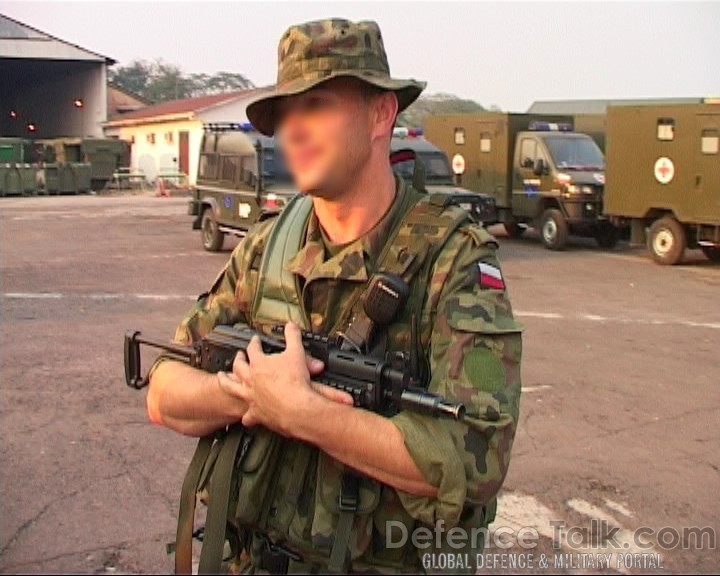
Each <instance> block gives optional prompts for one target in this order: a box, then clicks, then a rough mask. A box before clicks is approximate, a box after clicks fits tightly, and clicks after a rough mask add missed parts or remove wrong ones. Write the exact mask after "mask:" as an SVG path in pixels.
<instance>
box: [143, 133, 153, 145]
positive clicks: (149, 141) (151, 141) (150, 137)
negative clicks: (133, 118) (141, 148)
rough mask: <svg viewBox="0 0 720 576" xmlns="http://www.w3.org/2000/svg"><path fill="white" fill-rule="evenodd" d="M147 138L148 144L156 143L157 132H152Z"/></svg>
mask: <svg viewBox="0 0 720 576" xmlns="http://www.w3.org/2000/svg"><path fill="white" fill-rule="evenodd" d="M145 139H146V140H147V143H148V144H155V132H150V133H149V134H148V135H147V136H146V137H145Z"/></svg>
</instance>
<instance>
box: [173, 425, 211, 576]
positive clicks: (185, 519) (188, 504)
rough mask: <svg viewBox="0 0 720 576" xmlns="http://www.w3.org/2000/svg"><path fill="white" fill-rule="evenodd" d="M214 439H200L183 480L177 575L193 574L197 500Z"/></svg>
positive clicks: (178, 533) (176, 545) (177, 546)
mask: <svg viewBox="0 0 720 576" xmlns="http://www.w3.org/2000/svg"><path fill="white" fill-rule="evenodd" d="M212 444H213V439H212V437H211V436H205V437H203V438H200V441H199V442H198V445H197V448H196V449H195V454H194V455H193V457H192V460H191V462H190V466H188V470H187V472H186V474H185V480H183V485H182V491H181V493H180V510H179V511H178V525H177V534H176V536H175V573H176V574H192V537H193V524H194V523H195V499H196V493H197V486H198V482H199V481H200V475H201V474H202V471H203V467H204V466H205V462H206V460H207V457H208V455H209V454H210V448H211V447H212Z"/></svg>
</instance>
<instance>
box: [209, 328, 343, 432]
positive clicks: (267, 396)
mask: <svg viewBox="0 0 720 576" xmlns="http://www.w3.org/2000/svg"><path fill="white" fill-rule="evenodd" d="M322 370H323V364H322V362H320V361H319V360H314V359H312V358H309V357H307V356H306V355H305V349H304V348H303V345H302V337H301V334H300V330H299V328H298V327H297V326H296V325H295V324H293V323H288V324H287V325H286V326H285V350H284V351H283V352H281V353H279V354H265V353H264V352H263V350H262V346H261V344H260V340H259V338H253V339H252V341H251V342H250V344H249V345H248V348H247V358H245V356H244V355H242V354H238V355H237V356H236V358H235V362H234V364H233V372H232V373H231V374H225V373H219V374H218V382H219V383H220V386H221V388H222V389H223V390H225V392H227V393H228V394H231V395H232V396H235V397H237V398H239V399H240V400H242V401H243V402H245V403H246V404H247V406H248V409H247V411H246V412H245V415H244V416H243V418H242V423H243V424H244V425H245V426H256V425H258V424H261V425H263V426H266V427H268V428H270V429H272V430H275V431H276V432H280V433H281V434H285V435H288V436H290V435H292V434H293V430H292V428H293V426H294V423H293V411H294V410H295V409H296V408H297V406H298V405H300V404H301V403H303V402H307V401H308V399H309V395H312V394H321V395H322V396H324V397H325V398H327V399H329V400H332V401H334V402H339V403H343V404H348V405H352V403H353V402H352V397H351V396H350V395H349V394H346V393H345V392H341V391H339V390H335V389H333V388H329V387H327V386H323V385H322V384H318V383H316V382H312V381H311V375H317V374H319V373H320V372H322Z"/></svg>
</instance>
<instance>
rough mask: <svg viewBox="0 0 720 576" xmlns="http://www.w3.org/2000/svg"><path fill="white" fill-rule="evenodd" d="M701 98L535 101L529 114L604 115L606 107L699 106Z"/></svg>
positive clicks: (529, 109)
mask: <svg viewBox="0 0 720 576" xmlns="http://www.w3.org/2000/svg"><path fill="white" fill-rule="evenodd" d="M702 101H703V99H702V98H648V99H607V100H537V101H535V102H534V103H533V104H532V106H530V108H528V113H529V114H571V115H572V114H605V112H607V108H608V106H638V105H647V106H653V105H657V104H700V103H702Z"/></svg>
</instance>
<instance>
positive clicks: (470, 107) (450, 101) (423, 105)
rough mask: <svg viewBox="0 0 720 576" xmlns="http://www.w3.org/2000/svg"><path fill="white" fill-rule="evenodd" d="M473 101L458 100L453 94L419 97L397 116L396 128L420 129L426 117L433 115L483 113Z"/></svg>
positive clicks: (481, 108)
mask: <svg viewBox="0 0 720 576" xmlns="http://www.w3.org/2000/svg"><path fill="white" fill-rule="evenodd" d="M484 110H485V108H483V107H482V106H481V105H480V104H478V103H477V102H475V101H474V100H466V99H463V98H458V97H457V96H454V95H453V94H428V95H424V96H420V98H418V99H417V100H415V102H413V103H412V104H411V105H410V106H408V108H407V109H406V110H403V111H402V112H401V113H400V114H399V115H398V122H397V123H398V126H408V127H421V126H422V125H423V123H424V121H425V118H426V117H427V116H430V115H433V114H472V113H473V112H483V111H484Z"/></svg>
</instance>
